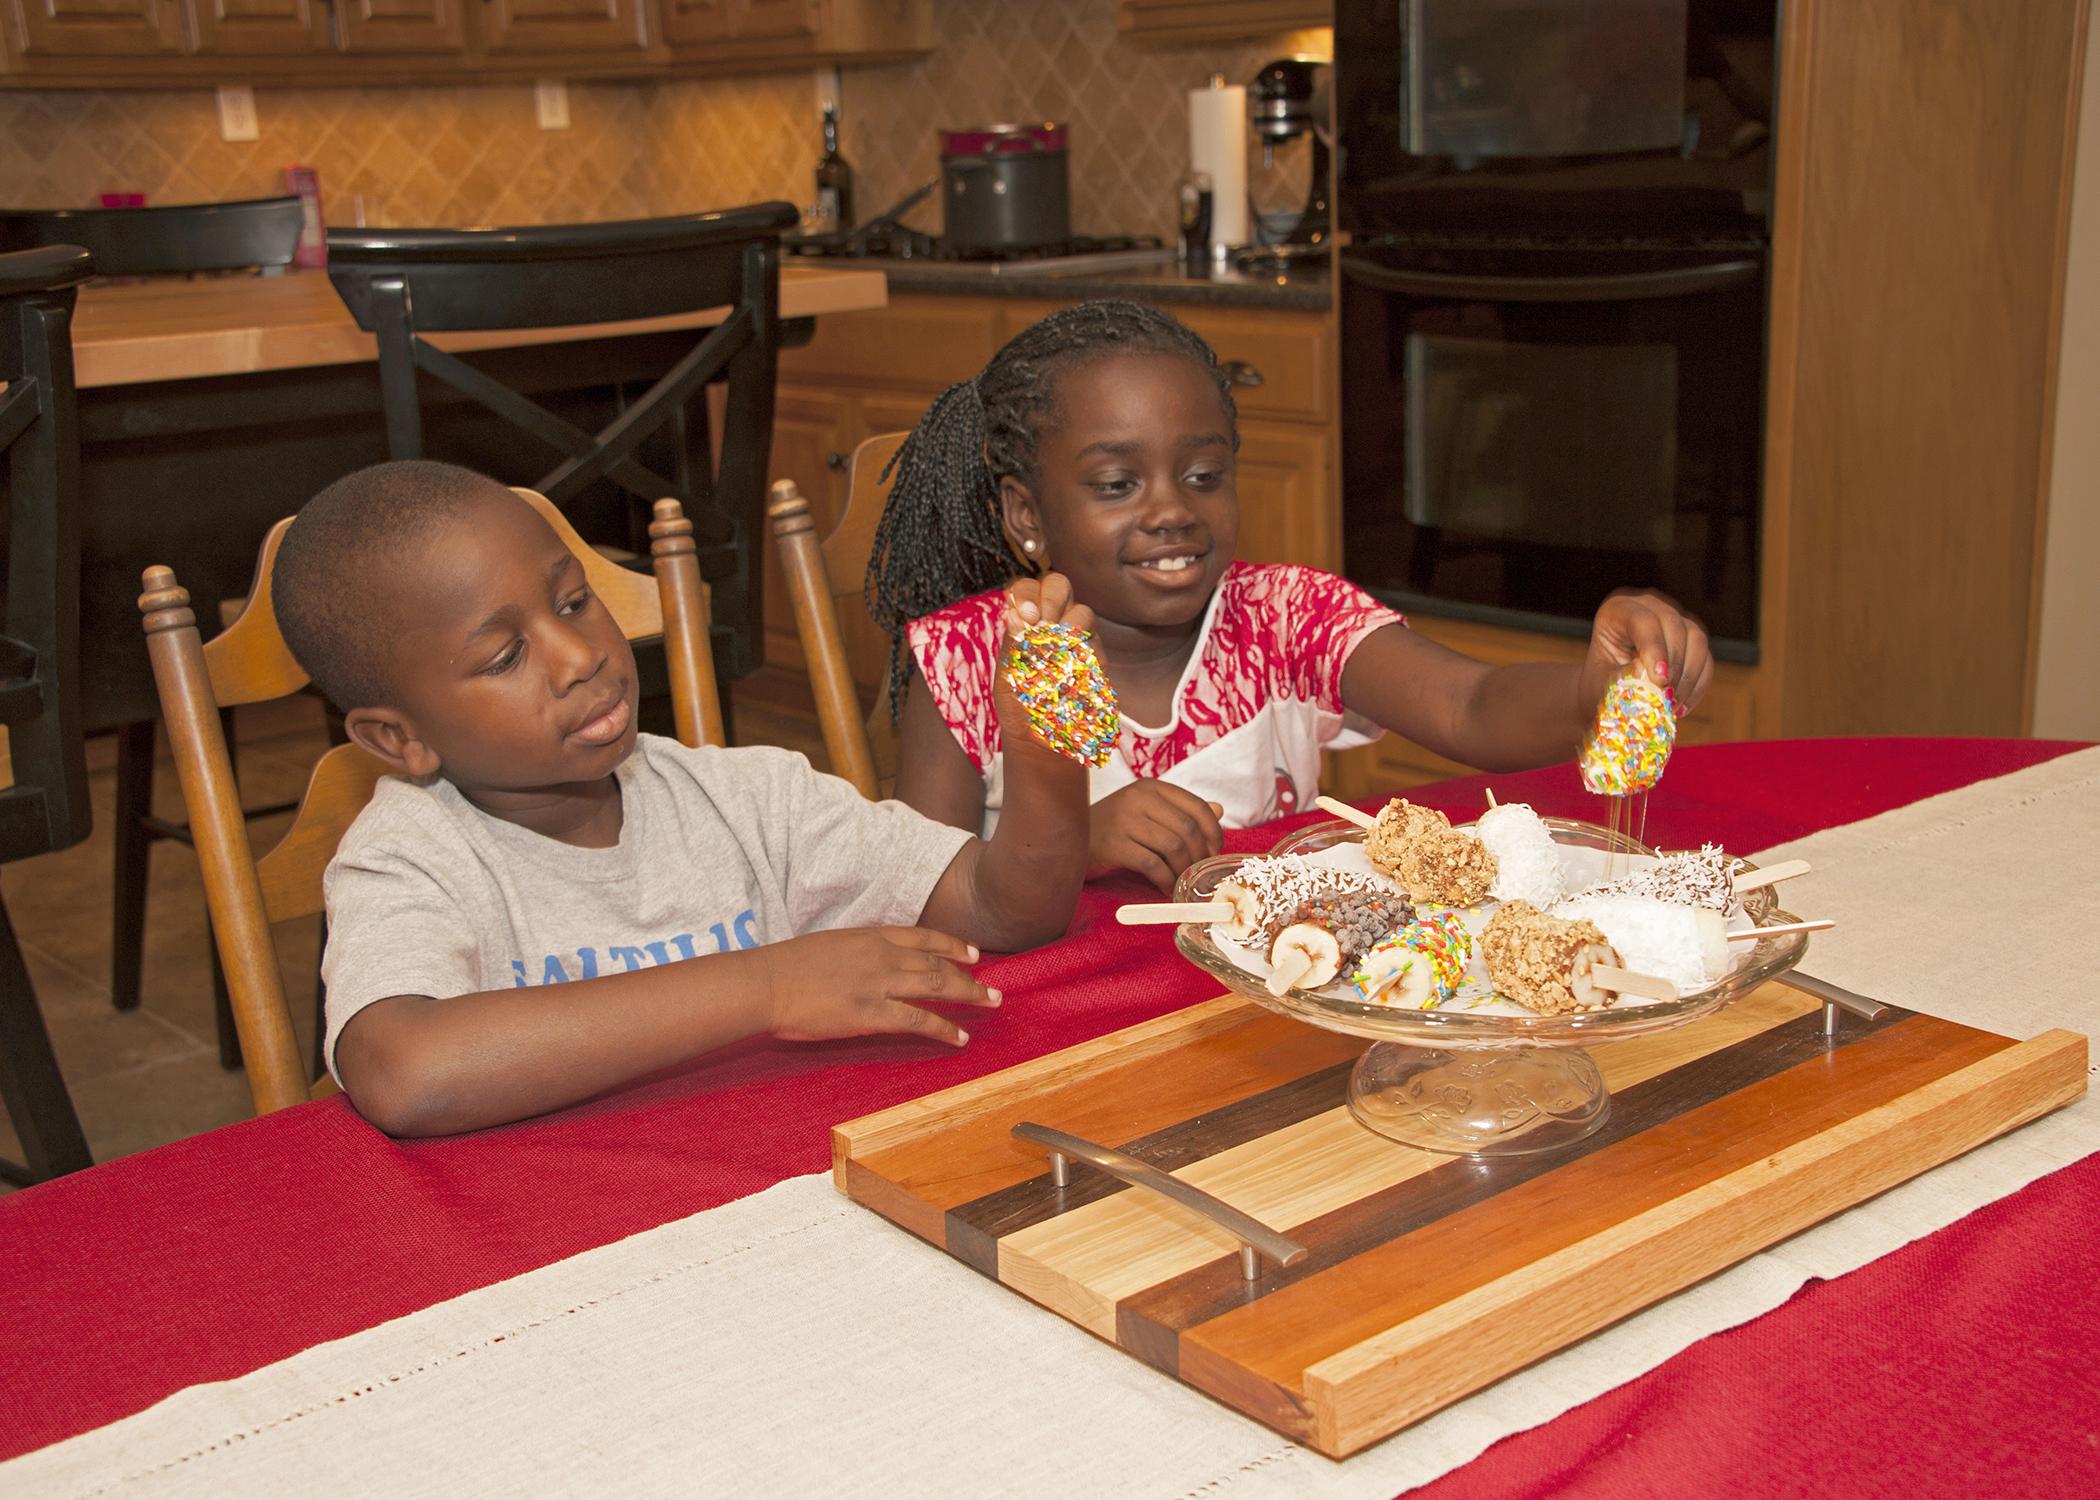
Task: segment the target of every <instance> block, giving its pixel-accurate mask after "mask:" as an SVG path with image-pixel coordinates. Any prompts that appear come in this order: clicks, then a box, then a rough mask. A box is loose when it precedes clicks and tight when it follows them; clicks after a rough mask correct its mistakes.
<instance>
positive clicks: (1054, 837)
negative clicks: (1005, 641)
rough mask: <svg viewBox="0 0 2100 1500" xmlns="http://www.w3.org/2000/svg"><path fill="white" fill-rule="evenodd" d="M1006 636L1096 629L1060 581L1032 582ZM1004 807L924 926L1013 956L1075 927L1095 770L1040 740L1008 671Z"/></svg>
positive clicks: (958, 864)
mask: <svg viewBox="0 0 2100 1500" xmlns="http://www.w3.org/2000/svg"><path fill="white" fill-rule="evenodd" d="M1008 596H1009V601H1010V602H1009V604H1008V607H1007V614H1006V628H1007V631H1008V633H1009V634H1011V633H1012V632H1013V631H1015V630H1017V629H1019V628H1020V627H1021V626H1022V625H1024V624H1033V623H1035V622H1037V621H1041V622H1043V623H1045V624H1056V623H1058V622H1060V621H1062V622H1063V623H1065V624H1067V625H1070V626H1072V627H1073V628H1074V629H1075V630H1081V631H1084V630H1088V629H1091V628H1092V626H1093V621H1094V616H1093V612H1092V611H1091V610H1089V609H1088V608H1087V607H1086V606H1085V605H1083V604H1074V603H1073V602H1072V588H1071V585H1070V584H1069V583H1068V582H1066V581H1065V579H1064V577H1063V576H1062V575H1061V574H1057V573H1051V574H1047V575H1045V576H1044V577H1042V578H1040V579H1037V578H1024V579H1021V580H1019V581H1018V582H1016V583H1015V584H1014V585H1013V586H1012V588H1011V589H1010V590H1009V591H1008ZM996 699H997V703H998V710H999V740H1000V747H1001V753H1002V756H1003V764H1004V770H1005V801H1004V803H1003V804H1002V805H1001V807H1000V810H999V826H998V827H997V828H995V829H994V830H993V831H992V836H991V838H990V839H973V840H971V841H970V842H969V843H967V844H965V845H964V846H963V848H962V851H961V852H960V853H958V854H957V855H956V856H955V859H954V862H953V863H951V864H950V865H949V866H948V869H947V871H946V873H944V874H943V875H942V876H941V879H940V883H939V884H938V885H936V886H935V887H934V888H933V894H932V896H930V897H928V898H927V902H926V908H925V911H924V913H923V914H922V915H921V917H920V919H919V920H920V921H922V922H923V923H925V924H926V925H927V926H928V927H933V928H937V929H938V930H940V931H942V932H953V933H957V934H959V935H961V936H963V937H966V938H968V939H970V940H971V941H973V942H977V943H981V944H982V945H983V946H985V947H987V948H996V949H998V950H1000V951H1001V952H1006V953H1012V952H1017V951H1019V950H1020V949H1023V948H1033V947H1035V946H1037V945H1038V944H1040V943H1047V942H1049V941H1051V940H1052V939H1054V938H1057V937H1061V936H1062V935H1063V934H1064V930H1065V928H1066V927H1067V926H1069V925H1070V924H1071V921H1072V908H1073V907H1074V906H1075V905H1076V904H1077V903H1078V900H1079V887H1080V883H1081V882H1082V881H1084V880H1085V879H1086V863H1087V769H1086V767H1085V766H1083V765H1080V764H1079V763H1078V762H1077V761H1073V760H1068V759H1066V758H1065V757H1064V756H1063V755H1060V754H1059V753H1058V752H1057V751H1055V750H1053V749H1051V748H1050V747H1049V746H1048V745H1046V744H1044V743H1043V742H1042V741H1041V740H1039V739H1037V738H1036V736H1035V731H1034V730H1032V729H1030V728H1029V727H1028V716H1027V714H1026V712H1025V711H1024V710H1023V709H1022V707H1021V705H1020V702H1019V701H1018V700H1017V699H1016V698H1015V697H1014V694H1013V689H1012V688H1011V687H1009V686H1008V684H1007V682H1006V678H1005V675H1004V673H1001V674H1000V676H999V678H998V683H997V687H996Z"/></svg>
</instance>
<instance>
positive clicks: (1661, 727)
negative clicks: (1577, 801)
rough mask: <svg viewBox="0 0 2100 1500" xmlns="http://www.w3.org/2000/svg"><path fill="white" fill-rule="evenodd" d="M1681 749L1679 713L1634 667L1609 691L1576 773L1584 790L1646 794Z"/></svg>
mask: <svg viewBox="0 0 2100 1500" xmlns="http://www.w3.org/2000/svg"><path fill="white" fill-rule="evenodd" d="M1676 744H1677V710H1676V707H1675V706H1674V705H1673V704H1672V703H1671V702H1670V695H1669V694H1668V693H1666V692H1664V691H1663V690H1662V689H1661V688H1659V687H1657V686H1656V685H1655V684H1654V683H1652V682H1650V681H1649V680H1648V674H1647V673H1645V672H1643V671H1641V670H1640V669H1639V668H1635V669H1633V670H1631V671H1628V672H1626V673H1624V674H1622V675H1621V676H1620V677H1619V678H1618V680H1617V681H1615V682H1613V683H1612V685H1611V686H1610V687H1609V688H1608V689H1606V690H1605V694H1604V701H1603V702H1602V703H1601V704H1599V705H1598V706H1597V721H1596V723H1595V724H1593V725H1592V726H1591V727H1590V732H1589V736H1588V738H1586V739H1585V740H1584V741H1583V746H1582V755H1581V757H1580V758H1579V759H1578V760H1577V761H1576V763H1575V764H1576V769H1577V770H1579V771H1580V772H1581V773H1582V785H1583V789H1584V790H1585V791H1589V792H1595V793H1596V794H1597V795H1599V796H1602V797H1625V796H1630V795H1631V794H1633V793H1635V792H1645V791H1647V790H1648V789H1649V788H1650V787H1652V786H1654V785H1655V783H1656V782H1658V781H1660V780H1661V779H1662V773H1663V767H1664V766H1665V765H1667V764H1668V763H1669V760H1670V751H1671V750H1672V749H1674V748H1675V747H1676Z"/></svg>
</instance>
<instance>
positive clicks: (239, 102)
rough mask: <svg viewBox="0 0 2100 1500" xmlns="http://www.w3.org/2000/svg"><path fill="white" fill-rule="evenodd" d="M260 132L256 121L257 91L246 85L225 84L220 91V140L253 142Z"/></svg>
mask: <svg viewBox="0 0 2100 1500" xmlns="http://www.w3.org/2000/svg"><path fill="white" fill-rule="evenodd" d="M259 133H260V132H259V131H258V130H257V128H256V121H255V90H254V89H251V88H249V87H248V85H247V84H245V83H229V84H223V85H221V86H220V89H219V139H220V140H222V141H252V140H254V139H255V138H256V137H257V135H258V134H259Z"/></svg>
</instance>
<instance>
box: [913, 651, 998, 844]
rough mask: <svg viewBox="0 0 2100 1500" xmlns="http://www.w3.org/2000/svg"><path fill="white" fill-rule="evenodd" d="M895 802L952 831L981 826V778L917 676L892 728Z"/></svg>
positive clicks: (982, 816) (914, 676)
mask: <svg viewBox="0 0 2100 1500" xmlns="http://www.w3.org/2000/svg"><path fill="white" fill-rule="evenodd" d="M897 800H898V801H899V802H902V803H903V804H904V805H905V806H907V807H909V808H912V809H913V810H915V811H917V812H921V813H924V814H925V815H926V816H927V817H929V818H931V819H933V820H934V821H935V822H936V823H946V824H947V825H948V826H949V827H951V828H967V829H968V830H969V831H970V832H972V833H975V832H976V831H977V830H978V829H979V828H981V827H982V826H983V825H984V778H983V777H982V776H980V775H978V774H977V768H976V767H975V766H973V765H971V764H970V757H969V756H968V755H966V754H964V753H963V747H962V745H961V744H960V743H958V742H957V740H956V738H955V733H954V731H953V730H951V729H949V727H948V725H947V723H946V721H945V720H943V719H942V718H941V711H940V710H939V709H938V708H936V707H934V703H933V695H932V694H931V693H929V692H927V691H926V684H925V682H923V681H922V680H921V679H920V677H919V674H918V673H917V672H916V671H914V672H913V673H912V676H911V684H910V686H909V687H908V688H907V689H906V690H905V695H904V713H903V716H902V717H901V718H900V720H899V721H898V724H897Z"/></svg>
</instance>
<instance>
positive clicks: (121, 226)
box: [0, 198, 306, 1068]
mask: <svg viewBox="0 0 2100 1500" xmlns="http://www.w3.org/2000/svg"><path fill="white" fill-rule="evenodd" d="M305 221H306V210H305V205H304V204H303V203H302V202H301V201H300V200H299V199H297V198H252V199H246V200H242V201H239V202H232V203H195V204H179V205H175V206H171V207H167V208H78V209H72V208H61V209H0V249H5V250H14V249H26V248H28V247H30V246H36V245H53V244H74V245H84V246H86V247H87V248H88V249H89V251H90V253H91V254H92V255H93V257H94V266H95V274H97V275H101V276H167V275H192V276H194V275H198V274H202V273H207V272H219V271H235V270H252V269H257V268H263V267H275V266H288V265H290V264H291V263H292V258H293V256H294V254H295V253H296V252H297V250H298V248H299V232H300V230H301V228H302V227H303V226H304V224H305ZM87 727H88V729H89V731H90V732H99V731H101V730H104V729H113V730H114V731H115V733H116V740H117V796H116V812H115V824H116V826H115V830H114V833H115V872H114V878H113V885H114V892H113V896H112V901H111V918H110V982H109V988H110V998H111V1000H112V1001H113V1002H114V1003H115V1005H116V1007H117V1009H118V1010H132V1009H135V1008H136V1007H137V1006H138V1003H139V983H140V977H141V971H142V968H143V965H144V957H145V934H146V880H147V873H148V868H149V860H150V858H151V853H152V848H153V845H154V844H155V843H157V842H158V841H160V840H162V839H175V840H177V841H179V842H182V843H185V844H187V843H189V842H190V834H189V829H188V827H187V826H186V825H185V824H181V823H176V822H172V821H169V820H167V819H162V818H157V817H155V816H154V814H153V750H154V733H155V724H154V721H153V720H151V719H144V720H138V721H136V722H130V723H122V724H91V725H89V726H87ZM226 738H227V744H228V747H229V749H230V748H231V746H232V745H233V743H234V736H233V734H232V729H231V725H230V724H229V725H228V726H227V736H226ZM291 806H292V804H289V803H287V804H283V805H280V806H276V807H264V808H257V809H255V810H254V811H253V812H251V813H250V814H249V816H250V817H267V816H269V815H271V814H273V813H280V812H285V811H289V809H290V807H291ZM212 993H213V1000H214V1010H215V1012H216V1015H217V1027H218V1037H219V1061H220V1063H221V1064H222V1065H223V1066H225V1067H228V1068H237V1067H239V1066H240V1061H241V1055H240V1045H239V1042H238V1039H237V1037H236V1034H235V1031H234V1027H233V1013H232V1011H231V1009H230V1008H229V1005H228V1001H227V997H226V980H225V976H224V975H223V974H222V973H221V972H220V969H219V962H218V953H217V950H216V949H214V950H213V952H212Z"/></svg>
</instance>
